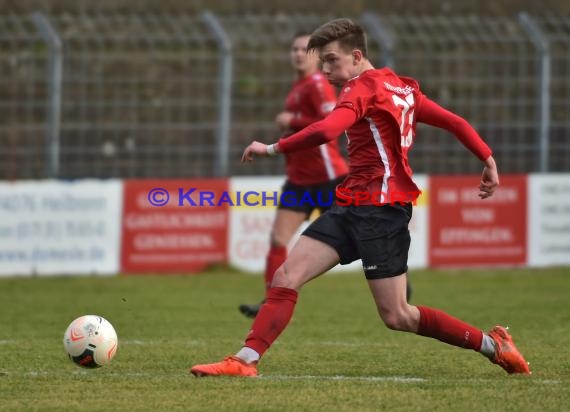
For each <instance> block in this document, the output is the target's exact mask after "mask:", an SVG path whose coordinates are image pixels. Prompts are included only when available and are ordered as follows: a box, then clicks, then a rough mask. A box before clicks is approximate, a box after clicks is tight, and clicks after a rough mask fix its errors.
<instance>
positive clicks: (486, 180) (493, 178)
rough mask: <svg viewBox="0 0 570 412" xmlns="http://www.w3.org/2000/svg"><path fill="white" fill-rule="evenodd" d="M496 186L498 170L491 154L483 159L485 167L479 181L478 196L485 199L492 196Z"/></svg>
mask: <svg viewBox="0 0 570 412" xmlns="http://www.w3.org/2000/svg"><path fill="white" fill-rule="evenodd" d="M497 186H499V172H498V171H497V165H496V164H495V160H494V159H493V157H492V156H489V158H488V159H487V160H486V161H485V168H484V169H483V175H482V176H481V183H480V184H479V197H480V198H481V199H486V198H488V197H491V196H493V193H495V189H497Z"/></svg>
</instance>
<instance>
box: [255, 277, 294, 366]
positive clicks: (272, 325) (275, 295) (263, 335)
mask: <svg viewBox="0 0 570 412" xmlns="http://www.w3.org/2000/svg"><path fill="white" fill-rule="evenodd" d="M296 303H297V291H296V290H295V289H288V288H271V289H269V291H268V292H267V298H266V300H265V303H264V304H263V305H261V309H260V310H259V313H258V314H257V316H256V317H255V321H254V322H253V325H252V327H251V330H250V332H249V334H248V335H247V338H246V339H245V346H247V347H248V348H251V349H253V350H254V351H256V352H257V353H259V356H261V355H263V354H264V353H265V351H266V350H267V349H268V348H269V347H270V346H271V344H272V343H273V342H274V341H275V339H277V337H278V336H279V335H280V334H281V332H283V330H285V328H286V327H287V324H288V323H289V320H291V316H293V310H294V309H295V304H296Z"/></svg>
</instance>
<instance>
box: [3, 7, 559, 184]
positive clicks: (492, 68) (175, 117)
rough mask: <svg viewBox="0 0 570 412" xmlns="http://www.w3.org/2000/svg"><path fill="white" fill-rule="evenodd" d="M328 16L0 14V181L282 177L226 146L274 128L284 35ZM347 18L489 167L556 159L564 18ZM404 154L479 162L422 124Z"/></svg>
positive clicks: (507, 168)
mask: <svg viewBox="0 0 570 412" xmlns="http://www.w3.org/2000/svg"><path fill="white" fill-rule="evenodd" d="M333 17H334V16H325V15H322V14H320V15H310V14H303V15H293V14H271V15H247V16H233V17H232V16H216V15H214V14H212V13H207V12H206V13H201V14H193V15H185V14H177V15H172V14H168V15H166V14H165V15H155V14H152V15H151V14H144V13H132V12H131V13H128V14H125V13H109V12H105V13H95V12H93V13H82V14H77V15H73V14H57V15H49V14H41V13H36V14H34V15H32V16H29V15H4V16H0V73H1V74H2V76H1V77H0V108H1V110H0V143H1V144H2V147H3V150H2V151H0V178H2V179H16V178H18V179H22V178H43V177H59V178H81V177H102V178H105V177H203V176H216V175H240V174H281V173H283V164H282V160H281V161H275V159H271V160H261V161H259V162H255V163H254V164H253V165H249V166H247V167H244V166H242V165H240V164H239V157H240V155H241V152H242V150H243V148H244V146H245V144H247V143H248V142H249V141H250V140H251V139H252V138H256V139H261V140H266V141H273V140H274V139H275V138H276V137H278V131H277V129H276V127H275V126H274V124H273V118H274V117H275V114H276V113H278V112H279V111H281V110H282V108H283V101H284V98H285V95H286V93H287V91H288V89H289V87H290V84H291V82H292V81H293V73H292V71H291V69H290V67H289V62H288V47H289V42H290V40H291V38H292V36H293V34H294V33H296V32H298V31H300V30H312V29H314V28H315V27H317V26H318V25H320V24H321V23H323V22H325V21H327V20H329V19H331V18H333ZM353 18H355V19H357V20H359V21H360V22H361V23H362V24H363V25H364V26H365V28H366V30H367V32H368V33H369V43H370V49H371V50H370V55H371V58H372V60H373V61H374V62H375V63H376V64H377V65H385V64H387V65H391V66H394V68H395V69H396V71H397V72H399V73H400V74H403V75H408V76H412V77H415V78H416V79H418V80H419V82H420V84H421V85H422V89H423V90H424V92H425V93H426V94H427V95H428V96H430V97H433V98H434V99H435V100H437V101H438V102H439V103H441V104H442V105H444V106H446V107H449V108H450V109H452V110H454V111H456V112H457V113H459V114H461V115H462V116H464V117H466V118H467V119H468V120H469V121H470V122H471V123H472V124H473V125H474V126H475V127H476V129H477V130H478V131H479V132H480V133H481V135H482V136H483V137H484V138H485V139H486V140H487V141H488V142H489V143H490V145H491V146H492V148H493V149H494V151H495V155H496V157H497V159H498V161H499V164H500V168H501V170H502V171H503V172H535V171H569V170H570V121H569V120H568V113H570V107H569V106H570V18H568V17H559V16H529V15H525V14H523V15H520V16H515V17H513V18H506V17H501V18H483V17H473V16H472V17H441V16H439V17H435V16H434V17H402V16H396V15H385V16H382V18H380V17H378V16H377V15H374V14H371V13H364V14H363V15H361V16H353ZM411 164H412V167H413V168H414V170H415V171H416V172H417V173H420V172H423V173H432V174H433V173H469V172H476V173H478V172H479V169H480V166H479V165H478V163H477V161H476V160H474V159H473V158H472V156H471V155H470V154H469V153H467V152H466V151H465V149H464V148H463V147H462V146H461V145H460V144H459V143H458V142H456V141H455V140H454V139H453V137H452V136H450V135H449V134H447V133H446V132H443V131H441V130H436V129H432V128H430V127H427V126H423V125H422V126H420V127H419V129H418V138H417V141H416V144H415V147H414V149H413V151H412V153H411Z"/></svg>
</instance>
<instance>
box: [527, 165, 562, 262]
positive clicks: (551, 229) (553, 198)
mask: <svg viewBox="0 0 570 412" xmlns="http://www.w3.org/2000/svg"><path fill="white" fill-rule="evenodd" d="M528 179H529V181H528V186H529V188H528V223H527V225H528V230H529V233H528V235H529V237H528V239H529V243H528V245H529V253H528V264H529V266H554V265H569V264H570V174H544V175H541V174H531V175H529V176H528Z"/></svg>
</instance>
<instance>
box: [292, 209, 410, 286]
mask: <svg viewBox="0 0 570 412" xmlns="http://www.w3.org/2000/svg"><path fill="white" fill-rule="evenodd" d="M411 218H412V204H411V203H406V204H405V205H398V204H394V205H383V206H373V205H370V206H368V205H366V206H354V205H350V206H338V205H336V204H335V205H333V207H332V208H331V209H330V210H329V211H328V212H327V213H325V214H323V215H321V216H320V217H319V218H318V219H317V220H315V221H314V222H313V223H312V224H311V225H310V226H309V227H308V228H307V229H306V230H305V231H304V232H303V235H305V236H309V237H311V238H313V239H317V240H320V241H321V242H324V243H326V244H327V245H329V246H331V247H332V248H334V249H335V250H336V251H337V253H338V255H339V256H340V263H341V264H343V265H346V264H348V263H350V262H353V261H355V260H357V259H362V266H363V269H364V274H365V276H366V278H367V279H381V278H388V277H392V276H398V275H401V274H402V273H405V272H407V271H408V251H409V249H410V240H411V239H410V231H409V229H408V224H409V223H410V219H411Z"/></svg>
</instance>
